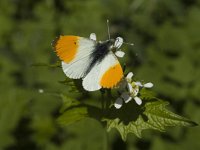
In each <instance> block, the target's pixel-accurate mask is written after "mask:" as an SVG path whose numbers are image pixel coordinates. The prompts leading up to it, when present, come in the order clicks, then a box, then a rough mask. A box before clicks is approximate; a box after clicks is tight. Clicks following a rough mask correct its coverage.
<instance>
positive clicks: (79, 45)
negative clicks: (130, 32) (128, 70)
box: [53, 33, 125, 91]
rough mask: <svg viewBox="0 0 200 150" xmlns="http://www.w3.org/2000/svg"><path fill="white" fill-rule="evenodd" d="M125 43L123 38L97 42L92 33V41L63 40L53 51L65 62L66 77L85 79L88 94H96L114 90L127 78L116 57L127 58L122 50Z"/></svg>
mask: <svg viewBox="0 0 200 150" xmlns="http://www.w3.org/2000/svg"><path fill="white" fill-rule="evenodd" d="M122 43H123V39H122V38H121V37H117V38H116V40H114V39H110V38H109V40H106V41H103V42H102V41H97V40H96V34H95V33H91V34H90V38H85V37H80V36H74V35H66V36H59V37H58V38H57V39H56V40H55V41H54V42H53V48H54V51H55V52H56V54H57V56H58V57H59V58H60V60H61V61H62V63H61V66H62V70H63V72H64V73H65V75H66V76H67V77H69V78H71V79H82V85H83V88H84V89H85V90H87V91H96V90H99V89H101V88H113V87H115V86H116V85H117V84H118V83H119V82H120V80H121V79H122V78H123V70H122V67H121V65H120V63H119V61H118V59H117V57H116V56H118V57H123V56H124V54H125V53H124V52H123V51H121V50H119V48H120V47H121V45H122Z"/></svg>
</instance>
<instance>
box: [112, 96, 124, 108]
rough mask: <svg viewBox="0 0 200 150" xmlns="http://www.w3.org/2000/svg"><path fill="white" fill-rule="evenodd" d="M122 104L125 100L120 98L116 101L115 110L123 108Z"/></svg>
mask: <svg viewBox="0 0 200 150" xmlns="http://www.w3.org/2000/svg"><path fill="white" fill-rule="evenodd" d="M122 104H123V100H122V99H121V98H120V97H119V98H117V99H116V101H115V104H114V106H115V108H117V109H119V108H121V107H122Z"/></svg>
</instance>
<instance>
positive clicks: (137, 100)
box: [134, 96, 142, 105]
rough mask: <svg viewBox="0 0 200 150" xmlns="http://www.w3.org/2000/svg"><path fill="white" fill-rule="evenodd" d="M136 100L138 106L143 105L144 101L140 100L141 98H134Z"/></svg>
mask: <svg viewBox="0 0 200 150" xmlns="http://www.w3.org/2000/svg"><path fill="white" fill-rule="evenodd" d="M134 100H135V102H136V103H137V104H138V105H141V104H142V100H141V99H140V98H139V97H137V96H136V97H134Z"/></svg>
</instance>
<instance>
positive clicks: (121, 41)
mask: <svg viewBox="0 0 200 150" xmlns="http://www.w3.org/2000/svg"><path fill="white" fill-rule="evenodd" d="M122 44H123V38H121V37H117V38H116V40H115V43H114V47H116V48H120V47H121V46H122Z"/></svg>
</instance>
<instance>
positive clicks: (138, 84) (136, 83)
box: [135, 81, 143, 87]
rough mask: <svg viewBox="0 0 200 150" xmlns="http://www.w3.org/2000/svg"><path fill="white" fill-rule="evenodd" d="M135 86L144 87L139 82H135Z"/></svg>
mask: <svg viewBox="0 0 200 150" xmlns="http://www.w3.org/2000/svg"><path fill="white" fill-rule="evenodd" d="M135 85H137V86H140V87H143V85H142V83H141V82H139V81H137V82H135Z"/></svg>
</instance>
